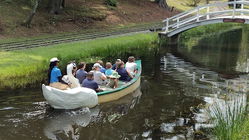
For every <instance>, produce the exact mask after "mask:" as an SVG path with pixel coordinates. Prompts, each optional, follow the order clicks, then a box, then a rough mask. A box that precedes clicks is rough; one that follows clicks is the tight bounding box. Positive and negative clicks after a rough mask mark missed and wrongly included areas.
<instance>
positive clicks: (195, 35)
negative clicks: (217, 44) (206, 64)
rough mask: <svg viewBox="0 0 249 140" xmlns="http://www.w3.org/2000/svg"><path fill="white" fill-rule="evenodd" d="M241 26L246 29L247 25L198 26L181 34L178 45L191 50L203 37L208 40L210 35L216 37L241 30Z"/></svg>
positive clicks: (219, 24) (220, 24)
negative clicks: (230, 31)
mask: <svg viewBox="0 0 249 140" xmlns="http://www.w3.org/2000/svg"><path fill="white" fill-rule="evenodd" d="M243 26H245V27H247V25H242V24H238V23H218V24H211V25H205V26H199V27H196V28H193V29H191V30H188V31H186V32H183V33H181V35H180V43H181V44H182V45H184V46H187V47H188V49H189V50H191V49H192V47H193V46H195V45H196V44H197V43H198V41H199V40H201V39H203V38H205V37H207V38H208V37H210V36H212V35H217V34H220V33H223V32H227V31H229V30H234V29H238V28H242V27H243Z"/></svg>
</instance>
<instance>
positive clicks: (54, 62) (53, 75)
mask: <svg viewBox="0 0 249 140" xmlns="http://www.w3.org/2000/svg"><path fill="white" fill-rule="evenodd" d="M58 66H59V59H58V58H56V57H54V58H52V59H50V65H49V69H48V84H49V86H51V87H54V88H57V89H61V90H66V89H67V88H69V86H68V85H66V84H63V83H61V82H62V80H61V79H62V74H61V70H60V69H59V68H58Z"/></svg>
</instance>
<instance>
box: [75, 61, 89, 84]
mask: <svg viewBox="0 0 249 140" xmlns="http://www.w3.org/2000/svg"><path fill="white" fill-rule="evenodd" d="M85 67H86V63H85V62H80V63H79V65H78V70H77V72H76V78H77V79H79V82H80V84H81V83H82V82H83V80H84V79H85V78H86V74H87V72H86V71H85Z"/></svg>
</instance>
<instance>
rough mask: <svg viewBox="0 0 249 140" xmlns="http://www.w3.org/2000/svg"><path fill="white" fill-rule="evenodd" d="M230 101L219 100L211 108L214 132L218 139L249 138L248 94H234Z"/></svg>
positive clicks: (235, 139) (237, 139) (210, 114)
mask: <svg viewBox="0 0 249 140" xmlns="http://www.w3.org/2000/svg"><path fill="white" fill-rule="evenodd" d="M232 98H233V99H231V100H228V101H217V102H215V103H214V104H213V105H211V107H210V108H209V109H210V110H209V116H210V117H211V118H213V121H212V123H213V124H214V125H215V126H214V128H213V129H212V133H213V134H214V135H215V137H216V139H218V140H240V139H241V140H242V139H248V138H249V135H248V130H249V118H248V115H247V105H246V104H247V100H246V96H243V95H242V96H233V97H232Z"/></svg>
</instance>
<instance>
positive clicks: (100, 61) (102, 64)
mask: <svg viewBox="0 0 249 140" xmlns="http://www.w3.org/2000/svg"><path fill="white" fill-rule="evenodd" d="M96 63H99V64H100V65H101V66H104V63H103V61H102V60H98V61H97V62H96Z"/></svg>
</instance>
